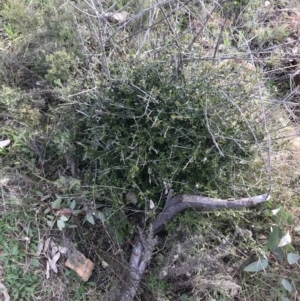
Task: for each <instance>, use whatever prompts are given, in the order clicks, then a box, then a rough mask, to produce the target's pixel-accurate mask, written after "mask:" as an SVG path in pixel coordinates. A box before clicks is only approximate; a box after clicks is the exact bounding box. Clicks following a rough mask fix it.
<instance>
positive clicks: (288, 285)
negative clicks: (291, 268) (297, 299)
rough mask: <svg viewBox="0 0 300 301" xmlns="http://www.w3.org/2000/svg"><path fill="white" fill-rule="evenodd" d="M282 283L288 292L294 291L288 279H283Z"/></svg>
mask: <svg viewBox="0 0 300 301" xmlns="http://www.w3.org/2000/svg"><path fill="white" fill-rule="evenodd" d="M281 284H282V286H283V287H284V288H285V289H286V290H287V291H288V292H290V293H291V292H292V286H291V284H290V282H289V281H288V280H287V279H282V280H281Z"/></svg>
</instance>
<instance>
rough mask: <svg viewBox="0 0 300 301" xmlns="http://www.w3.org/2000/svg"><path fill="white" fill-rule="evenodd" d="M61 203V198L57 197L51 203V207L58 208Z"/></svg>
mask: <svg viewBox="0 0 300 301" xmlns="http://www.w3.org/2000/svg"><path fill="white" fill-rule="evenodd" d="M60 205H61V198H57V199H56V200H55V201H53V202H52V203H51V208H52V209H59V208H60Z"/></svg>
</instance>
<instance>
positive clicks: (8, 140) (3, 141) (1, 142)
mask: <svg viewBox="0 0 300 301" xmlns="http://www.w3.org/2000/svg"><path fill="white" fill-rule="evenodd" d="M9 144H10V139H6V140H2V141H0V148H3V147H5V146H8V145H9Z"/></svg>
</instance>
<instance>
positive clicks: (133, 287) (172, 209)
mask: <svg viewBox="0 0 300 301" xmlns="http://www.w3.org/2000/svg"><path fill="white" fill-rule="evenodd" d="M170 195H171V194H170ZM268 198H269V194H268V193H265V194H262V195H257V196H253V197H249V198H241V199H227V200H222V199H213V198H209V197H206V196H202V195H188V194H182V195H177V196H175V197H173V198H171V199H169V200H168V201H167V202H166V205H165V208H164V209H163V211H162V212H161V213H160V214H159V215H158V216H157V218H156V219H155V220H154V222H153V223H152V229H151V230H150V233H149V235H148V237H147V238H146V239H143V238H142V234H141V235H140V238H141V240H139V241H138V242H137V243H136V244H135V245H134V246H133V250H132V253H131V259H130V263H129V272H128V274H127V279H125V285H124V286H123V289H122V290H121V296H120V299H119V300H120V301H132V300H133V299H134V297H135V295H136V292H137V289H138V287H139V284H140V281H141V279H142V277H143V275H144V272H145V270H146V267H147V264H148V263H149V261H150V259H151V257H152V252H153V250H154V248H155V243H156V240H155V238H154V237H155V234H156V233H158V232H159V231H160V230H161V229H162V228H163V227H164V225H165V224H166V223H168V222H169V221H170V220H171V219H173V218H174V217H175V216H176V215H177V214H178V213H180V212H181V211H183V210H185V209H188V208H194V209H197V208H204V209H205V210H216V209H224V208H225V209H229V208H234V209H237V208H244V207H250V206H253V205H258V204H261V203H264V202H266V201H267V200H268Z"/></svg>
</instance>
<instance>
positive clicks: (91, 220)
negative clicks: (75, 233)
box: [86, 214, 95, 225]
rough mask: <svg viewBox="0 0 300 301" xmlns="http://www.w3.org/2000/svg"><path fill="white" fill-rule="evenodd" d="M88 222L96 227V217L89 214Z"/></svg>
mask: <svg viewBox="0 0 300 301" xmlns="http://www.w3.org/2000/svg"><path fill="white" fill-rule="evenodd" d="M86 220H87V221H88V222H89V223H90V224H92V225H95V220H94V216H93V215H92V214H87V216H86Z"/></svg>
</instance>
